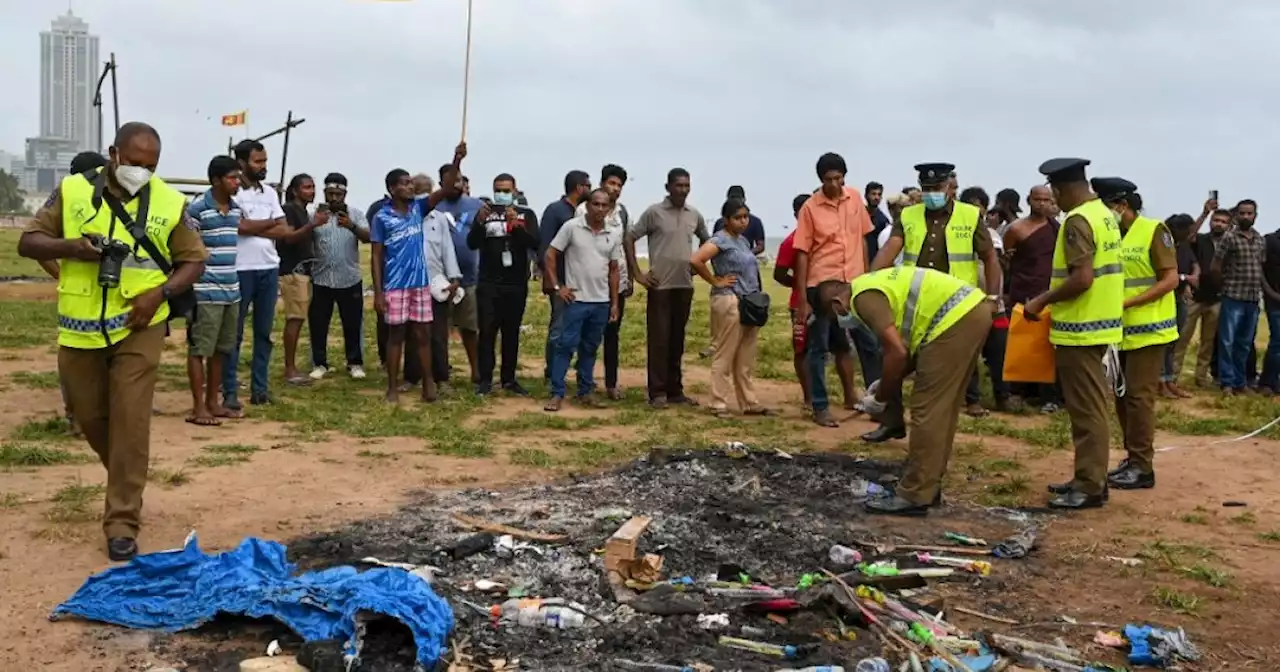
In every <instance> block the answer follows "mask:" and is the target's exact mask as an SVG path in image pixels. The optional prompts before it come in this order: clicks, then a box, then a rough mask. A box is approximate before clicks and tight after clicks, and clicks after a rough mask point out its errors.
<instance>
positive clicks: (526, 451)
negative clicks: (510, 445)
mask: <svg viewBox="0 0 1280 672" xmlns="http://www.w3.org/2000/svg"><path fill="white" fill-rule="evenodd" d="M507 460H508V461H510V462H511V464H519V465H521V466H525V467H537V468H539V469H550V468H551V467H553V466H555V463H556V460H555V458H554V457H552V456H551V454H550V453H548V452H547V451H545V450H542V449H541V448H516V449H515V450H513V451H511V452H510V453H509V454H508V455H507Z"/></svg>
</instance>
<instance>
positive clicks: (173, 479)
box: [147, 467, 191, 488]
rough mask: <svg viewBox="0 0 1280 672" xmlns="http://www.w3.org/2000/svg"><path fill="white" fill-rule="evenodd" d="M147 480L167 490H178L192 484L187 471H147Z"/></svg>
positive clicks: (154, 469)
mask: <svg viewBox="0 0 1280 672" xmlns="http://www.w3.org/2000/svg"><path fill="white" fill-rule="evenodd" d="M147 480H149V481H151V482H152V483H156V484H158V485H160V486H162V487H166V488H176V487H178V486H182V485H186V484H188V483H190V482H191V474H188V473H187V472H186V470H185V469H177V470H174V469H157V468H155V467H152V468H151V469H150V470H148V471H147Z"/></svg>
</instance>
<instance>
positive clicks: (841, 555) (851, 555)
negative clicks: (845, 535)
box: [827, 544, 862, 567]
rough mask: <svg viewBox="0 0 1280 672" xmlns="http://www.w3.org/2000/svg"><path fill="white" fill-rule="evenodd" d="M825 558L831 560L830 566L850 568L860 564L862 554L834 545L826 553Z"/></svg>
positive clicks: (846, 547)
mask: <svg viewBox="0 0 1280 672" xmlns="http://www.w3.org/2000/svg"><path fill="white" fill-rule="evenodd" d="M827 558H828V559H829V560H831V564H833V565H836V566H840V567H852V566H854V565H856V564H858V563H859V562H862V554H861V553H859V552H857V551H855V550H854V549H852V548H849V547H848V546H841V545H840V544H836V545H835V546H832V547H831V550H830V551H827Z"/></svg>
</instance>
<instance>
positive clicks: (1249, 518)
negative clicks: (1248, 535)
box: [1230, 511, 1258, 527]
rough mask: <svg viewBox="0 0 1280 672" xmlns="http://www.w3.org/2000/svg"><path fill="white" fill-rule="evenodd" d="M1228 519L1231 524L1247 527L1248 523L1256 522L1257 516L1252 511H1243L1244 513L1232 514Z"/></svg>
mask: <svg viewBox="0 0 1280 672" xmlns="http://www.w3.org/2000/svg"><path fill="white" fill-rule="evenodd" d="M1230 520H1231V524H1232V525H1242V526H1245V527H1248V526H1250V525H1254V524H1256V523H1257V522H1258V517H1257V516H1255V515H1254V514H1253V512H1252V511H1245V512H1244V513H1242V514H1240V515H1238V516H1232V517H1231V519H1230Z"/></svg>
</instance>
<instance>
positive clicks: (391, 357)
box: [369, 168, 436, 403]
mask: <svg viewBox="0 0 1280 672" xmlns="http://www.w3.org/2000/svg"><path fill="white" fill-rule="evenodd" d="M386 182H387V193H389V194H390V195H391V202H390V203H388V204H386V205H384V206H383V207H382V208H381V209H379V210H378V211H377V212H376V213H374V214H373V216H372V218H371V223H370V228H369V240H370V241H371V242H372V243H373V260H372V271H373V297H374V298H373V304H374V308H375V309H376V310H377V311H378V313H379V314H381V315H382V316H383V317H384V319H385V320H386V322H387V361H386V363H385V365H386V369H387V401H388V402H391V403H395V402H397V401H399V396H400V381H399V377H400V361H401V360H400V357H401V352H402V351H403V349H404V340H405V333H406V331H407V330H408V329H412V330H413V332H414V336H415V339H416V341H417V345H418V358H419V361H423V362H428V361H431V338H430V335H429V333H428V327H427V325H429V324H431V321H432V306H431V288H430V286H429V284H428V281H429V278H428V277H427V257H426V248H425V245H424V239H423V235H422V220H423V218H424V216H425V215H426V213H427V212H428V211H429V207H428V205H427V201H415V200H414V198H413V178H412V177H410V176H409V173H408V171H405V170H402V169H400V168H397V169H395V170H393V171H391V172H390V173H387V180H386ZM435 399H436V386H435V384H434V382H433V381H432V380H430V379H424V380H423V381H422V400H423V401H426V402H432V401H435Z"/></svg>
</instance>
